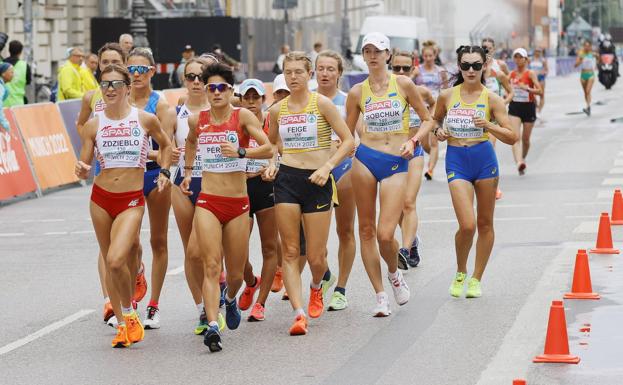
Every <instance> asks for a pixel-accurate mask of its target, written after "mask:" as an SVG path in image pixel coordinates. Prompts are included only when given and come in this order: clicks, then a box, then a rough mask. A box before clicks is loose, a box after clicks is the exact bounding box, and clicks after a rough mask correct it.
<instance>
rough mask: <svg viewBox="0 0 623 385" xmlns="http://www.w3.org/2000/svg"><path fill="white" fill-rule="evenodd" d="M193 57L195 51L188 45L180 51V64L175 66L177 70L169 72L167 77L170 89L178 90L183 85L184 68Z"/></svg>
mask: <svg viewBox="0 0 623 385" xmlns="http://www.w3.org/2000/svg"><path fill="white" fill-rule="evenodd" d="M194 57H195V50H194V49H193V47H192V46H191V45H189V44H187V45H186V46H185V47H184V50H183V51H182V60H180V64H179V65H178V66H177V69H175V70H174V71H172V72H171V74H170V75H169V87H171V88H180V87H182V84H183V83H184V82H183V81H182V79H183V78H184V67H185V64H186V62H187V61H189V60H190V59H192V58H194Z"/></svg>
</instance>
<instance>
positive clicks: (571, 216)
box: [565, 215, 595, 219]
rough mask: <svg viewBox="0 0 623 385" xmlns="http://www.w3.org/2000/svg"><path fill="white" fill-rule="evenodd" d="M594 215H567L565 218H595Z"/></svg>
mask: <svg viewBox="0 0 623 385" xmlns="http://www.w3.org/2000/svg"><path fill="white" fill-rule="evenodd" d="M594 218H595V216H594V215H567V216H566V217H565V219H594Z"/></svg>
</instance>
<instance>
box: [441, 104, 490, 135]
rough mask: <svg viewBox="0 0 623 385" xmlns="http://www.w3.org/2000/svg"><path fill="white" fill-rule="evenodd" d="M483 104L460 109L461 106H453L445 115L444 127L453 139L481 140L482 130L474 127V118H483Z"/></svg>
mask: <svg viewBox="0 0 623 385" xmlns="http://www.w3.org/2000/svg"><path fill="white" fill-rule="evenodd" d="M485 108H486V106H485V105H484V104H478V105H476V108H461V104H460V103H457V104H455V105H454V106H453V107H452V108H451V109H449V110H448V112H447V114H446V121H445V124H446V127H447V129H448V132H449V133H450V135H451V136H452V137H453V138H458V139H477V138H481V137H482V136H483V134H484V130H483V129H482V128H481V127H476V126H475V125H474V118H483V119H484V118H485V111H484V109H485Z"/></svg>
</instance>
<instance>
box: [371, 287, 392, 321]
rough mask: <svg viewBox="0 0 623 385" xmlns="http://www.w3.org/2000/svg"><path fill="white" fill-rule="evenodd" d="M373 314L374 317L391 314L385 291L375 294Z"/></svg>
mask: <svg viewBox="0 0 623 385" xmlns="http://www.w3.org/2000/svg"><path fill="white" fill-rule="evenodd" d="M373 314H374V316H375V317H387V316H389V315H390V314H392V311H391V310H390V309H389V296H388V295H387V293H385V292H382V293H377V294H376V306H375V307H374V311H373Z"/></svg>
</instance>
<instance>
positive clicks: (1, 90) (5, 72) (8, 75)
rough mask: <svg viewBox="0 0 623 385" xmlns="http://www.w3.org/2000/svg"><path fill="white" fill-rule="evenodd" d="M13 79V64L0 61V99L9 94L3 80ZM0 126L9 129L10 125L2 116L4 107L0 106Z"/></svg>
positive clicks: (4, 98) (5, 97)
mask: <svg viewBox="0 0 623 385" xmlns="http://www.w3.org/2000/svg"><path fill="white" fill-rule="evenodd" d="M12 79H13V66H12V65H11V64H9V63H6V62H5V63H0V101H4V100H6V99H7V97H8V96H9V93H8V90H7V89H6V86H5V82H7V83H8V82H10V81H11V80H12ZM0 126H2V127H4V129H5V130H7V131H9V130H10V129H11V127H10V126H9V122H8V121H7V120H6V117H5V116H4V109H3V108H0Z"/></svg>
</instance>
